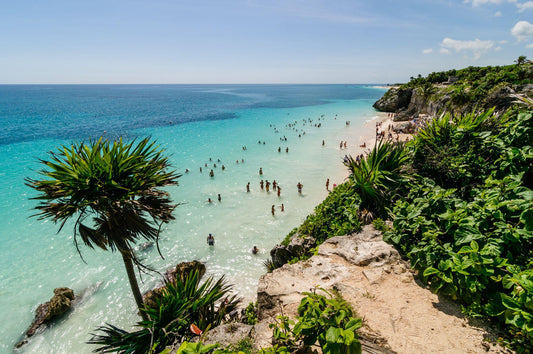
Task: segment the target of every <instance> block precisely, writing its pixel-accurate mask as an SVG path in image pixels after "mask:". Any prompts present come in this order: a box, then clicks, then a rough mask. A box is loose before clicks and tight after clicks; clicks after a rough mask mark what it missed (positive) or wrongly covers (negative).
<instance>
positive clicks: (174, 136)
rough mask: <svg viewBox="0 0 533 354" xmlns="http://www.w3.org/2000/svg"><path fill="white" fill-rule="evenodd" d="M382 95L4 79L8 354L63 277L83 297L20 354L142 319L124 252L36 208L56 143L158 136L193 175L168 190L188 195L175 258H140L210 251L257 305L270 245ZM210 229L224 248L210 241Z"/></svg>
mask: <svg viewBox="0 0 533 354" xmlns="http://www.w3.org/2000/svg"><path fill="white" fill-rule="evenodd" d="M383 92H384V90H382V89H377V88H373V87H367V86H363V85H0V188H1V192H2V193H1V196H0V215H1V217H2V228H0V313H2V317H3V321H0V353H10V352H12V351H13V346H14V344H15V343H16V342H18V341H19V340H20V339H21V338H22V335H23V333H24V332H25V330H26V329H27V327H28V326H29V325H30V323H31V321H32V319H33V313H34V311H35V309H36V308H37V306H38V305H39V303H42V302H45V301H48V300H49V299H50V297H51V296H52V295H53V293H52V291H53V289H54V288H56V287H62V286H66V287H70V288H72V289H73V290H74V291H75V293H76V294H78V295H79V299H78V301H77V302H76V305H75V307H74V309H73V310H72V311H71V312H70V313H69V314H68V315H66V316H65V317H64V318H63V319H61V320H60V321H59V322H57V323H55V324H54V325H51V326H49V327H48V328H46V330H44V331H42V332H41V333H38V334H37V335H35V336H34V337H33V338H32V340H31V341H30V342H29V343H28V344H26V345H25V346H24V347H23V348H22V349H21V350H20V352H24V353H89V352H90V351H91V350H93V349H95V348H94V347H92V346H89V345H87V344H85V342H86V341H87V340H88V339H89V338H90V333H91V332H93V331H94V330H95V328H96V327H97V326H99V325H102V324H104V323H106V322H108V323H112V324H115V325H117V326H119V327H122V328H125V329H131V328H132V326H133V325H134V324H135V321H137V320H138V317H137V315H136V310H135V304H134V300H133V298H132V295H131V292H130V290H129V284H128V281H127V277H126V274H125V270H124V267H123V264H122V260H121V257H120V256H119V255H118V254H113V253H110V252H105V251H100V250H91V249H87V248H82V249H81V250H82V253H83V257H84V259H85V261H86V263H84V262H83V261H82V260H81V259H80V257H79V255H78V253H77V252H76V248H75V246H74V243H73V236H72V234H73V233H72V227H69V225H67V226H66V227H65V228H64V229H63V230H62V231H61V232H59V233H58V225H55V224H53V223H52V222H48V221H39V220H37V219H36V218H33V217H31V215H32V214H34V211H33V210H32V209H33V208H34V207H35V205H36V203H35V201H33V200H31V199H30V198H31V197H32V196H35V193H34V191H33V190H31V189H30V188H29V187H26V186H25V185H24V178H26V177H37V174H36V172H35V171H36V170H38V169H40V168H41V166H40V164H39V159H46V158H47V156H48V155H47V153H48V152H49V151H52V150H54V149H56V148H58V147H60V146H61V145H68V144H70V143H72V142H74V141H88V140H90V139H96V138H99V137H101V136H103V137H106V138H109V139H114V138H117V137H123V138H126V139H133V138H137V137H144V136H151V137H152V138H153V139H156V140H157V141H158V143H159V144H160V145H161V147H162V148H164V149H166V153H167V154H169V155H170V161H171V163H172V165H173V167H174V168H175V169H176V170H177V171H178V172H181V173H183V176H182V177H181V178H180V179H179V185H178V186H175V187H172V188H170V189H169V191H170V194H171V197H172V199H173V200H174V201H175V202H176V203H182V204H181V205H180V206H178V208H177V209H176V211H175V216H176V220H175V221H173V222H172V223H170V224H169V225H167V226H166V228H165V229H164V230H162V233H161V241H160V246H161V251H162V253H163V255H164V257H165V258H164V259H162V258H161V257H160V256H159V255H158V252H157V251H156V250H154V249H151V250H150V249H149V250H144V251H141V250H139V252H140V255H141V257H142V258H143V260H144V262H145V263H147V264H149V265H150V266H152V267H153V268H155V269H157V270H160V271H163V270H165V269H167V268H169V267H171V266H173V265H175V264H177V263H179V262H181V261H190V260H193V259H197V260H200V261H202V262H205V263H206V265H207V272H208V274H209V275H214V276H216V277H219V276H222V275H225V276H226V278H227V280H228V281H229V282H230V283H232V284H235V291H236V292H238V293H239V294H240V295H241V296H242V297H243V298H244V301H245V304H246V303H247V302H249V301H253V300H254V296H255V292H256V287H257V282H258V278H259V276H260V275H261V274H263V273H264V267H263V261H264V260H265V259H267V258H268V257H269V251H270V249H271V248H272V247H273V246H274V245H275V244H276V243H278V242H280V241H281V240H282V239H283V238H284V237H285V235H286V234H287V233H288V232H289V231H290V230H291V229H292V228H294V227H296V226H298V225H299V224H300V223H301V222H302V221H303V220H304V218H305V217H306V215H308V214H309V213H311V212H312V210H313V208H314V207H315V206H316V205H317V204H318V203H319V202H320V201H321V200H323V199H324V197H325V196H326V195H327V191H326V189H325V186H324V183H325V181H326V179H327V178H330V179H331V184H333V183H341V182H342V180H343V178H344V176H345V175H346V171H345V168H344V167H343V166H342V163H341V161H342V157H343V156H344V155H345V154H349V153H355V152H357V147H358V146H359V144H361V143H362V142H363V141H365V139H367V136H366V135H365V134H366V132H367V131H368V128H366V130H365V128H364V125H365V122H369V121H372V120H373V119H375V118H376V116H377V113H376V112H375V111H374V110H373V109H372V107H371V106H372V103H373V102H374V101H375V100H377V99H378V98H379V97H380V96H381V95H382V94H383ZM347 121H350V124H349V125H347V124H346V122H347ZM318 125H320V127H318ZM370 132H372V128H371V127H370ZM284 138H287V140H286V141H285V139H284ZM323 140H324V143H325V145H324V146H322V141H323ZM340 141H347V142H348V149H346V150H345V149H342V150H341V149H339V142H340ZM243 146H246V150H243V149H242V147H243ZM287 149H288V152H286V151H287ZM280 151H281V152H280ZM219 160H220V162H218V161H219ZM237 162H238V163H237ZM214 164H216V165H217V166H216V167H215V166H214ZM206 165H207V167H206ZM222 165H224V167H225V169H224V170H222V168H221V167H222ZM200 167H202V172H200ZM259 168H262V169H263V172H264V174H263V176H259V174H258V170H259ZM210 169H213V170H214V173H215V177H214V178H210V177H209V176H208V171H209V170H210ZM186 170H189V172H186ZM261 179H266V180H271V181H272V180H276V181H277V182H278V183H279V185H280V186H281V187H282V193H281V196H280V197H278V196H277V195H276V193H275V192H273V191H272V190H271V191H270V193H267V192H266V191H261V190H260V188H259V181H260V180H261ZM248 182H250V183H251V192H250V193H246V184H247V183H248ZM298 182H301V183H302V184H303V185H304V189H303V190H304V192H303V194H302V195H299V194H298V193H297V189H296V184H297V183H298ZM217 194H221V197H222V200H221V201H220V202H219V201H218V200H217ZM208 198H211V199H212V200H213V201H214V202H213V203H208V202H207V200H208ZM282 203H283V204H284V207H285V211H284V212H281V210H280V206H281V204H282ZM272 206H274V207H275V210H276V213H275V215H272V214H271V207H272ZM208 233H213V235H214V236H215V239H216V245H215V247H211V248H210V247H207V246H206V244H205V238H206V235H207V234H208ZM253 246H257V247H258V248H259V249H260V253H259V254H258V255H252V254H251V252H250V250H251V248H252V247H253ZM142 279H143V281H142V283H141V288H142V290H143V291H144V290H148V289H150V288H151V287H153V286H154V285H155V284H156V283H157V282H158V281H159V278H158V275H157V274H155V275H151V274H149V275H143V278H142Z"/></svg>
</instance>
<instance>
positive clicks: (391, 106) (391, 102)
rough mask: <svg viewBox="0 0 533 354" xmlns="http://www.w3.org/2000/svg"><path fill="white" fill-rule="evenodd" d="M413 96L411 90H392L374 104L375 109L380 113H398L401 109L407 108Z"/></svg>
mask: <svg viewBox="0 0 533 354" xmlns="http://www.w3.org/2000/svg"><path fill="white" fill-rule="evenodd" d="M412 94H413V90H412V89H410V88H406V89H399V88H391V89H390V90H389V91H387V92H386V93H385V95H383V97H381V98H380V99H379V100H378V101H377V102H376V103H374V105H373V107H374V108H375V109H377V110H378V111H383V112H396V111H398V110H400V109H405V108H407V106H408V105H409V102H410V101H411V95H412Z"/></svg>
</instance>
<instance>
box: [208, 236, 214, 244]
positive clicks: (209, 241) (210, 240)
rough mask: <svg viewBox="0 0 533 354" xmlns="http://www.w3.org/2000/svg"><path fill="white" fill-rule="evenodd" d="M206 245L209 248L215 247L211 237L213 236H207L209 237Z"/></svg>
mask: <svg viewBox="0 0 533 354" xmlns="http://www.w3.org/2000/svg"><path fill="white" fill-rule="evenodd" d="M207 244H208V245H209V246H214V245H215V238H214V237H213V235H211V234H209V236H207Z"/></svg>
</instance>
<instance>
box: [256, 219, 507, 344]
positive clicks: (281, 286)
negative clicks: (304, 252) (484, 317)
mask: <svg viewBox="0 0 533 354" xmlns="http://www.w3.org/2000/svg"><path fill="white" fill-rule="evenodd" d="M315 287H321V288H325V289H331V288H333V289H336V290H337V291H338V292H339V293H340V294H341V295H342V297H343V298H344V299H345V300H347V301H348V302H349V303H350V304H351V305H352V307H353V309H354V310H355V312H356V313H357V315H358V316H360V317H361V318H363V321H364V327H363V328H362V331H361V337H362V344H363V352H366V353H391V352H398V353H423V352H428V353H437V352H440V353H459V352H460V353H486V352H503V350H502V349H501V348H500V347H498V346H493V345H492V344H488V342H486V341H485V339H486V338H490V337H491V334H490V330H489V329H487V328H484V327H482V326H473V325H472V324H470V323H469V322H468V321H467V320H466V319H465V318H464V317H463V315H462V314H461V312H460V309H459V307H458V305H457V304H455V303H453V302H451V301H449V300H447V299H443V298H439V297H438V296H437V295H435V294H433V293H431V292H430V291H429V290H428V289H426V287H424V286H423V285H422V284H421V283H420V282H418V281H417V279H416V274H415V272H414V271H413V270H412V269H410V267H409V266H408V264H407V263H405V262H404V261H403V260H402V259H401V257H400V255H399V254H398V252H397V251H396V250H395V249H394V247H392V246H391V245H389V244H387V243H385V242H384V241H383V239H382V236H381V233H380V232H379V231H376V230H375V229H374V228H373V227H372V226H371V225H369V226H365V228H364V229H363V231H362V232H360V233H358V234H353V235H347V236H337V237H333V238H331V239H329V240H327V241H326V242H325V243H323V244H322V245H320V247H319V248H318V255H315V256H313V257H311V258H310V259H308V260H307V261H302V262H298V263H296V264H292V265H289V264H285V265H284V266H283V267H281V268H278V269H276V270H274V271H273V272H272V273H268V274H265V275H263V276H262V277H261V279H260V280H259V286H258V291H257V294H258V295H257V296H258V298H257V306H258V311H259V313H258V317H259V321H260V322H259V323H258V324H257V325H256V326H255V330H254V342H255V346H256V347H257V348H261V347H263V348H264V347H269V346H271V345H272V330H271V329H270V328H268V324H269V323H272V322H274V320H275V318H276V316H278V315H286V316H290V317H293V316H295V315H296V309H297V307H298V305H299V303H300V300H301V299H302V298H303V296H304V295H303V293H304V292H309V291H312V290H313V289H315Z"/></svg>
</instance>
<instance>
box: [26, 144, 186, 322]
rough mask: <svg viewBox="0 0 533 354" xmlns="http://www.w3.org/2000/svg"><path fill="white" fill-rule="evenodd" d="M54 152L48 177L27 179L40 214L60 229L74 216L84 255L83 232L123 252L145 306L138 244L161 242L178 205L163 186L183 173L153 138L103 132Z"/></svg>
mask: <svg viewBox="0 0 533 354" xmlns="http://www.w3.org/2000/svg"><path fill="white" fill-rule="evenodd" d="M49 154H50V160H48V161H46V160H41V163H42V164H43V165H45V169H43V170H41V171H39V174H40V175H41V176H43V177H44V179H41V180H37V179H31V178H27V179H26V185H28V186H29V187H31V188H34V189H35V190H37V191H38V192H39V194H38V196H37V197H35V198H34V199H36V200H38V201H39V204H38V205H37V206H36V207H35V208H36V209H37V210H39V213H38V214H36V215H35V216H38V217H39V219H51V220H52V221H53V222H55V223H60V227H59V230H61V229H62V228H63V226H64V225H65V223H66V221H67V220H69V219H73V220H74V242H75V245H76V249H77V250H78V253H79V254H80V256H81V253H80V250H79V248H78V236H79V237H81V240H82V241H83V243H84V244H85V245H86V246H88V247H90V248H94V247H95V246H96V247H99V248H102V249H104V250H111V251H118V252H120V254H121V256H122V259H123V261H124V265H125V267H126V272H127V275H128V279H129V282H130V286H131V290H132V292H133V296H134V298H135V301H136V303H137V306H138V307H139V309H141V308H143V301H142V296H141V292H140V290H139V285H138V283H137V278H136V276H135V270H134V264H135V265H137V266H138V267H144V266H143V264H142V263H141V262H140V261H139V259H138V258H137V257H136V255H135V252H134V249H133V247H134V246H135V243H136V242H137V241H138V240H139V239H145V240H148V241H155V242H156V243H157V241H158V237H159V231H160V228H161V225H162V224H163V223H167V222H169V221H170V220H173V219H174V217H173V215H172V211H173V210H174V208H175V207H176V205H175V204H171V201H170V199H169V197H168V193H167V192H165V191H163V190H162V189H160V188H161V187H165V186H168V185H175V184H177V178H179V177H180V175H179V174H177V173H175V172H174V171H168V168H169V163H168V158H167V157H165V156H163V150H162V149H160V148H159V146H157V145H156V143H155V142H151V141H150V139H149V138H145V139H142V140H140V141H138V142H137V141H133V142H131V143H125V142H123V141H122V139H120V140H117V141H113V142H111V141H108V140H104V139H102V138H101V139H99V140H96V141H91V142H90V143H88V144H86V143H77V144H72V145H71V146H62V147H61V148H58V149H57V151H53V152H50V153H49ZM144 316H146V315H144ZM144 319H145V320H147V319H148V318H146V317H144Z"/></svg>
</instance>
